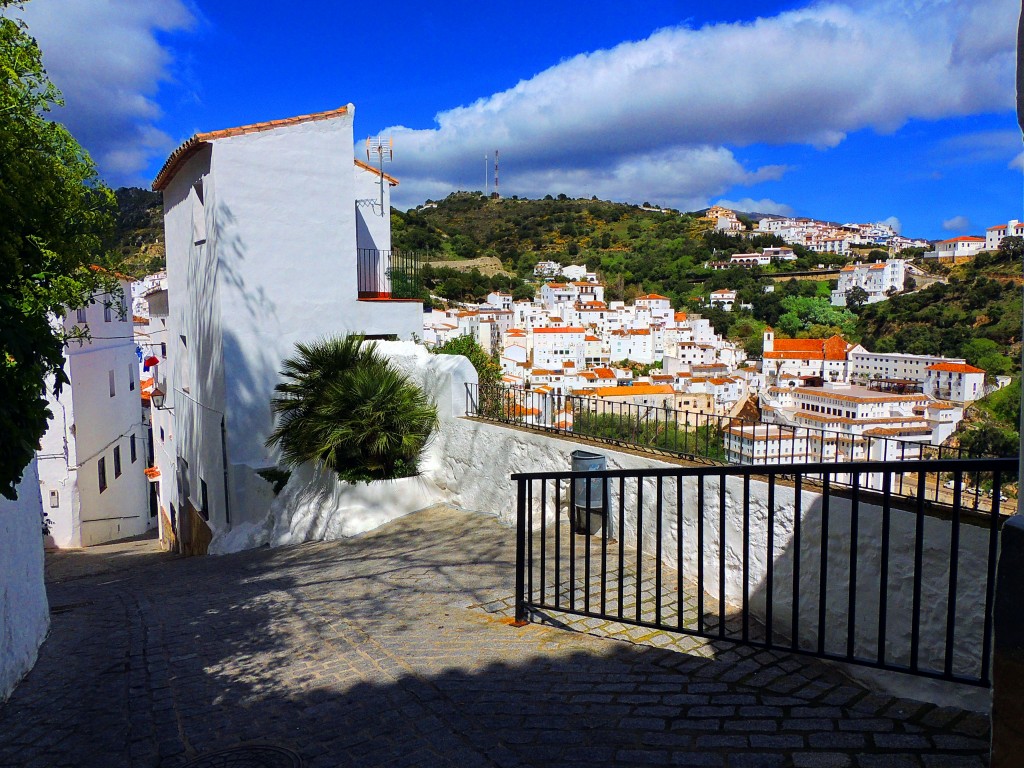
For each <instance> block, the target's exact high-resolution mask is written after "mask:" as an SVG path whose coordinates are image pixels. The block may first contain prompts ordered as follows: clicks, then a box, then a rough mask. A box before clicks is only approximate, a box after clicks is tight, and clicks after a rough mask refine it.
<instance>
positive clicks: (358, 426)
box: [267, 336, 437, 482]
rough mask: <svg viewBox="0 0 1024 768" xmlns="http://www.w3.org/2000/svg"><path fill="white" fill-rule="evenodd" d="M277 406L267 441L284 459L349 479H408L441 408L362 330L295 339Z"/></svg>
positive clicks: (284, 366) (278, 390)
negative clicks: (311, 339) (306, 340)
mask: <svg viewBox="0 0 1024 768" xmlns="http://www.w3.org/2000/svg"><path fill="white" fill-rule="evenodd" d="M295 349H296V354H295V356H294V357H290V358H288V359H287V360H285V361H284V363H283V364H282V370H281V376H282V377H283V379H284V381H282V382H281V383H280V384H278V385H277V386H276V387H274V391H275V392H276V393H277V394H276V395H275V396H274V398H273V399H272V400H271V403H270V404H271V408H272V410H273V411H274V413H275V414H276V415H277V425H276V426H275V428H274V431H273V432H272V433H271V435H270V437H269V438H267V446H268V447H273V446H277V447H279V448H280V450H281V458H282V462H283V463H284V464H285V465H286V466H289V467H297V466H299V465H300V464H304V463H306V462H312V463H314V464H316V465H318V466H320V467H322V468H325V469H330V470H333V471H334V472H336V473H337V474H338V476H339V477H340V478H341V479H342V480H347V481H350V482H357V481H364V480H365V481H370V480H384V479H390V478H396V477H407V476H410V475H414V474H416V472H417V463H418V460H419V456H420V453H421V452H422V451H423V448H424V446H425V445H426V443H427V440H428V439H429V438H430V435H431V433H432V432H433V431H434V428H435V427H436V426H437V408H435V407H434V405H433V404H432V403H431V402H430V401H429V399H428V398H427V396H426V395H425V394H424V393H423V390H421V389H420V388H419V387H418V386H416V385H415V384H414V383H412V382H411V381H409V380H408V379H407V378H406V377H405V376H404V375H403V374H402V373H400V372H399V371H398V370H397V369H396V368H395V367H394V366H393V365H392V364H391V363H390V362H389V361H388V360H387V359H386V358H384V357H382V356H381V355H380V353H378V352H377V348H376V345H375V344H373V343H367V342H364V341H363V339H362V337H360V336H344V337H335V338H330V339H323V340H320V341H316V342H313V343H310V344H304V343H298V344H296V345H295Z"/></svg>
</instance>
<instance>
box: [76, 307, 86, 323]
mask: <svg viewBox="0 0 1024 768" xmlns="http://www.w3.org/2000/svg"><path fill="white" fill-rule="evenodd" d="M75 320H76V321H77V322H79V323H84V322H85V307H79V308H78V312H77V313H76V316H75Z"/></svg>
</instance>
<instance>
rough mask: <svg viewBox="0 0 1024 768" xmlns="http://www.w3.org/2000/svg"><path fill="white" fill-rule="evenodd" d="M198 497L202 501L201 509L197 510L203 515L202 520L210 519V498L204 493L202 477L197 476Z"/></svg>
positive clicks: (204, 482)
mask: <svg viewBox="0 0 1024 768" xmlns="http://www.w3.org/2000/svg"><path fill="white" fill-rule="evenodd" d="M199 497H200V500H201V502H202V505H203V506H202V509H200V510H199V512H200V514H202V516H203V520H209V519H210V500H209V497H208V496H207V495H206V481H205V480H203V478H201V477H200V478H199Z"/></svg>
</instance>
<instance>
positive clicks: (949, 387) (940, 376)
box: [924, 363, 985, 403]
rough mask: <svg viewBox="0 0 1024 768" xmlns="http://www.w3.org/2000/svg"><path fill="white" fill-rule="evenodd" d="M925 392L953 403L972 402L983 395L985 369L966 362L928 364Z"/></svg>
mask: <svg viewBox="0 0 1024 768" xmlns="http://www.w3.org/2000/svg"><path fill="white" fill-rule="evenodd" d="M924 391H925V394H927V395H931V396H932V397H934V398H936V399H938V400H948V401H950V402H953V403H973V402H974V401H975V400H980V399H981V398H983V397H984V396H985V371H983V370H982V369H981V368H975V367H974V366H973V365H967V364H966V363H936V364H935V365H930V366H928V370H927V376H926V378H925V380H924Z"/></svg>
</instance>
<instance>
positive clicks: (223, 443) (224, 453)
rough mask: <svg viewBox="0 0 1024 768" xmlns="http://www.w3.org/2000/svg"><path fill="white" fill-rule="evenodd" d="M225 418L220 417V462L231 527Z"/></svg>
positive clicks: (225, 516)
mask: <svg viewBox="0 0 1024 768" xmlns="http://www.w3.org/2000/svg"><path fill="white" fill-rule="evenodd" d="M224 421H225V417H224V416H223V415H221V417H220V461H221V466H222V467H224V522H225V523H227V524H228V525H229V526H230V525H231V491H230V490H228V435H227V428H226V427H225V425H224Z"/></svg>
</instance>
